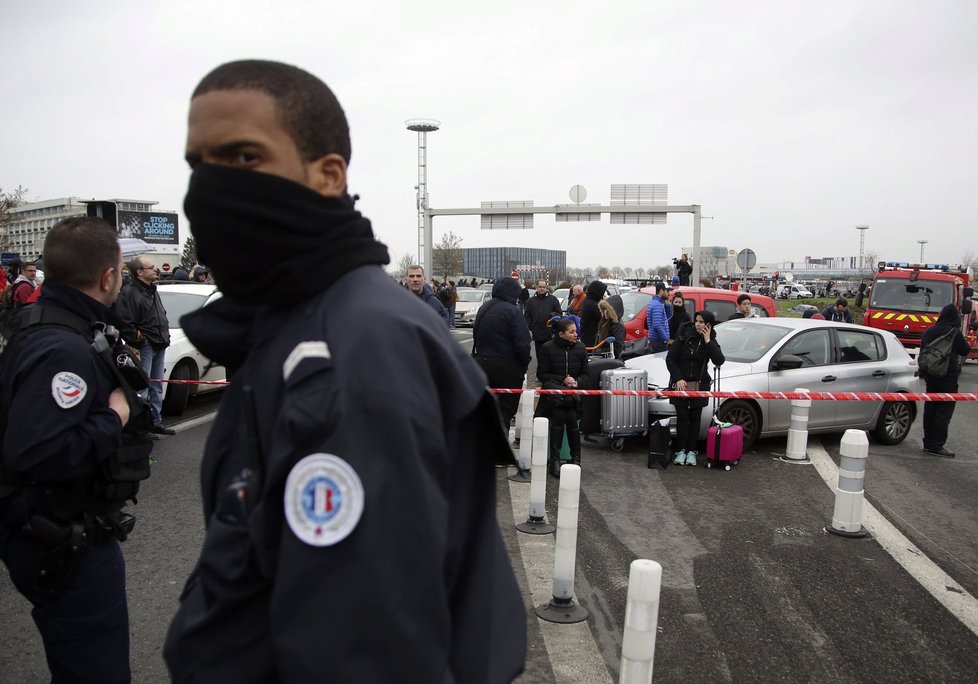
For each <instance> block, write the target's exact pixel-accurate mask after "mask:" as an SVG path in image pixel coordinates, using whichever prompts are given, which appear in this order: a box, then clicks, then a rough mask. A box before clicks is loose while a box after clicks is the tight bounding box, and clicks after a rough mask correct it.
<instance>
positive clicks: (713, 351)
mask: <svg viewBox="0 0 978 684" xmlns="http://www.w3.org/2000/svg"><path fill="white" fill-rule="evenodd" d="M715 323H716V317H715V316H714V315H713V313H712V312H710V311H697V312H696V315H695V317H694V319H693V322H692V323H685V324H683V326H682V327H680V328H679V330H678V331H677V333H676V341H675V342H673V343H672V345H671V346H670V347H669V353H668V354H667V355H666V366H667V367H668V368H669V385H670V389H675V390H679V391H680V392H694V391H697V390H700V391H703V390H709V389H710V374H709V372H708V369H707V365H708V362H710V361H712V362H713V365H714V366H721V365H723V361H724V358H723V351H721V349H720V345H719V343H718V342H717V334H716V333H715V332H714V331H713V326H714V324H715ZM669 403H670V404H672V405H673V406H675V407H676V436H677V439H678V441H679V444H678V447H677V448H678V450H677V451H676V459H675V460H674V461H673V463H675V464H676V465H691V466H694V465H696V455H697V453H698V452H697V451H696V448H697V443H698V441H699V436H700V416H701V415H702V413H703V407H704V406H706V405H707V403H709V400H707V399H706V398H702V399H683V398H681V397H671V398H670V399H669Z"/></svg>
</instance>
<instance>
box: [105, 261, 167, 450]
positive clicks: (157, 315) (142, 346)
mask: <svg viewBox="0 0 978 684" xmlns="http://www.w3.org/2000/svg"><path fill="white" fill-rule="evenodd" d="M129 270H130V271H131V272H132V275H133V278H132V282H131V283H129V284H128V285H126V286H125V287H124V288H122V293H121V294H120V295H119V299H118V300H116V303H115V311H116V313H117V314H118V316H119V319H120V320H121V321H122V328H121V330H120V332H121V333H122V337H123V339H124V340H125V341H126V342H127V343H128V344H129V346H131V347H132V348H133V349H137V350H139V362H140V364H142V367H143V370H144V371H146V374H147V375H148V376H149V377H150V379H151V380H162V379H163V372H164V363H163V361H164V357H165V356H166V348H167V347H169V346H170V322H169V321H168V320H167V317H166V309H164V308H163V302H161V301H160V294H159V292H157V291H156V281H157V280H159V279H160V275H159V273H157V272H156V267H155V266H153V264H152V263H151V262H150V260H149V259H147V258H146V257H136V258H135V259H133V260H132V261H131V262H130V263H129ZM149 404H150V406H152V407H153V433H154V434H157V435H175V434H176V432H175V431H174V430H173V429H172V428H168V427H166V426H165V425H163V417H162V416H161V415H160V410H161V409H162V408H163V383H161V382H150V383H149Z"/></svg>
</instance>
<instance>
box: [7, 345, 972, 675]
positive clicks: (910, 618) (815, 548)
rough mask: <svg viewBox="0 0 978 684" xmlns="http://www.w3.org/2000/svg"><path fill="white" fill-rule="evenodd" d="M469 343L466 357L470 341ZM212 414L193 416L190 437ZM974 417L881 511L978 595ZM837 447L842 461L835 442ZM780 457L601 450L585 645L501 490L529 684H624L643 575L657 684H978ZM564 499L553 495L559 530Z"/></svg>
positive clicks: (919, 608) (156, 597)
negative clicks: (649, 566)
mask: <svg viewBox="0 0 978 684" xmlns="http://www.w3.org/2000/svg"><path fill="white" fill-rule="evenodd" d="M456 336H457V337H459V338H460V342H463V343H464V340H465V338H466V337H468V336H470V335H469V334H468V331H460V332H458V333H456ZM962 384H963V387H964V388H965V389H966V390H969V391H970V390H971V389H974V387H975V385H978V366H975V365H969V366H968V367H967V369H966V375H965V379H964V382H963V383H962ZM215 403H216V400H215V399H207V400H201V401H196V402H194V403H193V404H192V406H191V410H190V412H189V413H188V416H187V418H188V420H189V419H192V418H194V417H195V415H196V414H199V413H206V412H209V411H211V410H213V408H214V404H215ZM957 411H958V412H957V413H956V415H955V419H954V421H953V423H952V435H953V436H952V440H951V443H950V444H949V446H950V447H951V448H952V449H955V450H956V451H957V452H958V458H957V459H954V460H953V461H947V460H943V459H932V458H930V457H926V456H923V455H922V454H921V453H920V451H919V434H916V430H919V424H918V427H917V428H915V434H914V435H912V437H911V439H910V440H908V441H907V442H906V443H905V444H903V445H899V446H897V447H879V446H875V445H873V446H871V449H870V459H869V463H868V470H867V494H868V499H869V500H870V501H871V502H872V503H874V504H875V505H876V506H877V507H878V508H879V509H880V511H881V512H883V513H884V515H886V516H887V517H888V518H889V519H890V520H891V521H892V522H893V523H894V524H895V525H896V526H897V527H898V528H900V530H901V531H903V532H904V533H905V534H906V535H907V536H908V537H909V538H910V539H911V541H913V542H914V543H915V544H916V545H917V546H918V547H919V548H920V549H921V550H922V551H923V552H924V553H926V554H927V555H928V556H930V557H931V558H933V559H934V561H935V562H937V563H938V565H940V566H941V568H943V569H944V570H945V571H946V572H947V573H948V574H949V575H951V577H953V578H954V580H956V581H957V582H959V583H960V584H961V585H962V586H964V587H965V588H966V589H967V590H968V591H970V592H972V593H975V594H978V581H976V573H975V570H974V569H975V568H978V548H976V547H978V545H976V544H975V543H974V542H975V538H976V534H975V532H976V529H978V526H976V523H978V511H976V508H978V504H976V502H975V497H974V496H973V495H972V492H973V491H974V486H975V484H976V482H975V479H976V478H978V468H976V465H978V452H976V445H978V427H976V426H978V420H976V418H978V407H975V406H971V405H961V406H959V407H958V410H957ZM208 430H209V424H203V425H200V426H197V427H192V428H190V429H186V430H183V431H181V432H180V433H179V434H178V435H176V436H174V437H169V438H166V439H163V440H160V442H159V443H158V447H157V450H156V453H155V458H156V459H157V463H156V465H155V466H154V472H153V477H152V478H151V479H150V480H149V481H148V482H147V483H146V485H145V486H144V490H143V492H142V495H141V496H140V503H139V505H138V507H136V510H135V512H136V513H137V515H138V517H139V522H138V524H137V528H136V533H135V534H134V535H133V537H132V539H131V540H130V541H129V542H127V543H126V545H125V546H126V558H127V575H128V591H129V597H130V610H131V615H132V662H133V672H134V681H137V682H165V681H167V678H166V673H165V669H164V667H163V663H162V659H161V656H160V650H161V646H162V639H163V635H164V634H165V629H166V626H167V624H168V622H169V619H170V618H171V616H172V615H173V612H174V610H175V606H176V603H177V599H178V596H179V592H180V589H181V586H182V583H183V581H184V579H185V578H186V576H187V575H188V573H189V572H190V569H191V567H192V564H193V562H194V560H195V559H196V556H197V552H198V549H199V545H200V542H201V531H202V521H201V513H200V499H199V486H198V467H199V458H200V456H199V455H200V453H201V451H202V448H203V442H204V440H205V439H206V435H207V432H208ZM822 441H823V443H824V444H825V446H826V448H827V451H828V452H829V454H830V455H831V456H832V457H833V458H834V457H836V456H837V453H836V452H837V448H838V439H837V438H832V439H827V438H826V439H823V440H822ZM783 448H784V440H783V439H772V440H762V441H760V442H758V445H757V448H756V449H755V450H754V451H753V452H752V453H751V454H749V455H748V457H747V458H746V459H745V461H744V463H743V464H742V465H741V466H740V467H738V468H736V469H734V470H733V471H731V472H729V473H727V472H719V471H708V470H705V469H703V468H682V467H670V468H669V469H668V470H666V471H661V470H647V469H646V468H645V446H644V444H643V443H642V441H641V440H632V441H630V442H628V443H626V448H625V450H624V451H623V452H622V453H613V452H611V451H610V450H608V449H607V448H606V447H605V446H604V445H603V444H600V445H598V446H596V447H586V448H585V450H584V454H583V467H584V473H583V492H582V497H581V508H580V516H581V517H580V528H579V540H580V545H579V551H578V568H577V569H578V574H577V585H576V588H577V594H578V600H579V601H580V603H581V604H582V605H583V606H585V607H586V608H587V609H588V610H589V611H590V612H591V618H590V619H589V620H588V621H587V622H586V623H584V624H583V625H580V626H579V627H578V628H569V627H555V626H553V625H550V624H549V623H541V622H540V621H539V620H538V619H537V618H536V617H535V616H534V615H533V614H532V607H533V606H534V605H536V604H537V603H542V602H544V601H546V600H547V599H548V598H549V596H548V592H549V574H548V570H549V568H550V566H549V565H548V563H552V555H550V556H548V553H549V554H552V543H553V542H552V537H545V538H538V539H534V540H527V539H526V538H525V535H518V533H516V532H515V530H514V529H513V524H514V522H515V521H517V520H522V518H524V517H525V511H524V510H522V509H521V508H520V506H521V502H522V501H525V496H526V490H527V485H511V484H510V483H509V482H508V481H507V480H506V479H505V471H503V470H500V471H497V472H498V477H499V503H498V516H499V520H500V524H501V527H502V529H503V532H504V537H505V539H506V542H507V545H508V547H509V549H510V554H511V557H512V559H513V563H514V568H515V569H516V571H517V574H518V577H519V578H520V581H521V585H522V587H523V590H524V596H525V597H526V604H527V609H528V611H527V629H528V634H529V636H530V651H529V657H528V661H527V672H526V673H525V674H524V676H523V677H521V679H520V681H522V682H551V681H554V682H555V681H588V682H590V681H609V682H610V681H614V680H616V679H617V674H618V661H619V657H620V639H621V630H622V620H623V617H624V602H625V595H626V590H627V587H626V581H627V573H628V565H629V563H630V562H631V561H632V560H633V559H635V558H639V557H642V558H652V559H655V560H657V561H659V562H660V563H662V565H663V567H664V576H663V593H662V602H661V609H660V624H659V636H658V644H657V650H656V679H657V680H658V681H680V680H682V681H691V682H699V681H702V682H716V681H737V682H741V681H742V682H754V681H820V682H823V681H828V682H836V681H838V682H848V681H894V682H898V681H908V682H909V681H971V680H973V676H974V673H975V672H978V638H976V637H975V635H974V634H973V633H972V632H970V631H968V630H967V629H966V628H965V627H964V626H962V624H961V623H960V622H958V621H957V620H956V619H954V618H952V617H951V616H950V615H949V613H948V612H947V611H946V610H945V609H944V608H943V607H942V606H941V605H940V604H939V603H938V602H937V601H936V600H935V599H934V598H932V597H931V596H930V595H928V594H927V593H926V592H925V591H924V590H923V589H922V588H921V587H920V585H919V584H918V583H917V582H916V581H915V580H914V579H913V578H912V577H911V576H910V575H909V574H908V573H907V572H906V571H905V570H903V569H902V568H901V567H900V566H898V565H897V564H896V562H895V561H893V559H892V558H891V557H890V556H889V555H888V554H887V553H886V552H885V551H883V549H882V548H881V547H880V545H879V544H878V543H877V541H876V540H874V539H867V540H848V539H841V538H837V537H833V536H830V535H827V534H825V533H824V531H823V530H822V527H823V526H824V525H825V524H826V523H827V522H829V519H830V518H831V514H832V501H833V493H832V491H831V490H830V488H829V487H828V486H826V484H825V483H824V482H823V480H822V479H821V478H820V477H819V475H818V474H817V472H816V471H815V469H814V468H813V467H812V466H810V465H795V464H787V463H784V462H783V461H780V460H778V459H777V456H778V455H780V453H782V452H783ZM555 484H556V482H555V481H554V480H550V483H549V486H548V515H549V516H550V517H551V519H553V518H554V517H555V512H556V498H555V495H556V487H555V486H554V485H555ZM514 502H515V505H516V511H515V513H514ZM521 537H523V538H522V539H521ZM0 614H2V615H3V616H4V619H3V620H2V622H0V682H4V683H5V682H30V681H43V680H44V679H45V678H46V668H45V666H44V661H43V653H42V648H41V645H40V641H39V639H38V638H37V636H36V633H35V631H34V629H33V625H32V623H31V621H30V618H29V607H28V606H27V604H26V603H25V602H24V601H23V600H22V599H21V598H20V597H19V595H17V594H16V592H14V591H13V589H12V587H11V586H10V584H9V580H8V578H7V576H6V574H5V573H0ZM575 630H576V631H575Z"/></svg>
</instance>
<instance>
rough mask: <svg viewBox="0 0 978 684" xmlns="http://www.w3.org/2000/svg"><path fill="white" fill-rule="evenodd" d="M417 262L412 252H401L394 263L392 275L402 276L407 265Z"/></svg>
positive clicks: (405, 273)
mask: <svg viewBox="0 0 978 684" xmlns="http://www.w3.org/2000/svg"><path fill="white" fill-rule="evenodd" d="M416 263H418V262H417V257H415V255H414V254H413V253H412V252H405V253H404V254H402V255H401V256H400V257H399V258H398V260H397V263H396V264H395V265H394V272H393V274H392V275H393V276H394V277H395V278H398V279H400V278H404V277H405V276H406V275H407V270H408V267H410V266H413V265H414V264H416Z"/></svg>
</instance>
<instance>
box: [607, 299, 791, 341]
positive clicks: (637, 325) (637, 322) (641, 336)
mask: <svg viewBox="0 0 978 684" xmlns="http://www.w3.org/2000/svg"><path fill="white" fill-rule="evenodd" d="M676 292H682V293H683V297H684V299H685V308H686V313H688V314H689V318H690V320H692V319H693V314H694V313H696V312H697V311H702V310H704V309H705V310H707V311H712V312H713V315H715V316H716V317H717V320H718V321H725V320H727V319H728V318H730V317H731V316H732V315H733V313H734V311H736V310H737V297H739V296H740V295H742V294H743V292H737V291H735V290H721V289H719V288H715V287H692V286H680V287H675V288H673V290H672V292H671V293H670V294H669V299H670V300H671V299H672V296H673V295H674V294H675V293H676ZM654 294H655V288H652V287H646V288H642V289H641V290H632V291H631V292H626V293H624V294H623V295H622V296H621V300H622V303H623V304H624V305H625V315H624V317H623V318H624V323H625V346H624V349H623V351H622V358H626V359H627V358H630V357H632V356H637V355H639V354H645V353H646V349H645V345H646V342H645V340H646V339H647V338H648V336H649V329H648V326H647V325H646V315H645V311H646V308H647V307H648V305H649V300H650V299H652V295H654ZM751 314H752V315H754V316H758V317H761V318H766V317H769V316H771V317H773V316H774V315H775V308H774V300H773V299H771V298H770V297H765V296H764V295H751Z"/></svg>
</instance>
